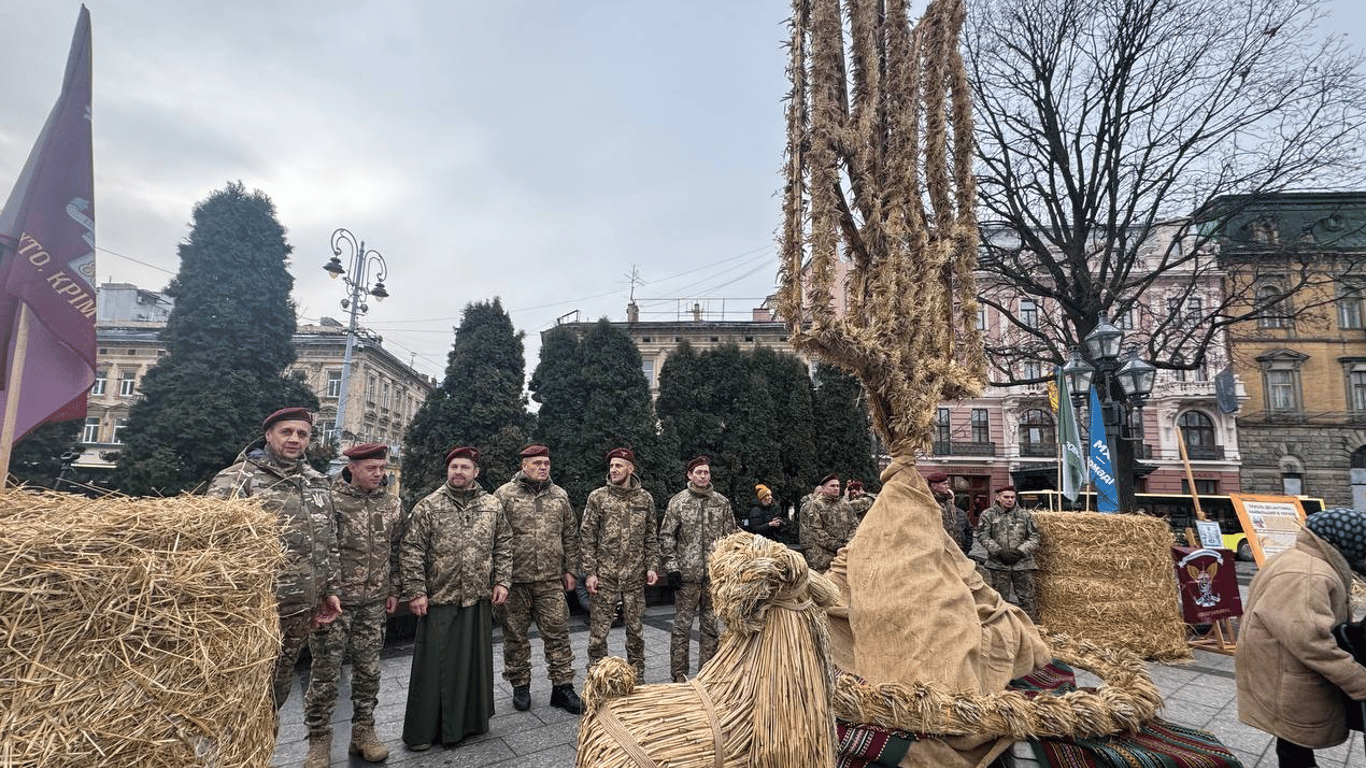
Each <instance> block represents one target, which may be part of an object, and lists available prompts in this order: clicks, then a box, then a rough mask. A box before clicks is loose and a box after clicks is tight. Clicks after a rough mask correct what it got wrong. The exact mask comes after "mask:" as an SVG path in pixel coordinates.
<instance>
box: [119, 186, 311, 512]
mask: <svg viewBox="0 0 1366 768" xmlns="http://www.w3.org/2000/svg"><path fill="white" fill-rule="evenodd" d="M292 250H293V249H292V247H291V246H290V245H289V244H288V243H287V242H286V241H285V229H284V227H283V226H281V225H280V222H279V221H278V220H277V219H276V214H275V204H274V203H272V202H271V200H270V198H269V197H267V196H266V195H265V193H263V192H261V191H259V190H255V191H252V192H247V191H246V189H245V188H244V187H243V186H242V184H241V183H240V182H233V183H229V184H228V185H227V187H225V188H224V189H221V190H218V191H215V192H213V193H212V194H210V195H209V196H208V197H207V198H205V199H204V200H203V201H201V202H200V203H198V204H197V205H195V207H194V214H193V220H192V222H191V229H190V235H189V238H188V239H186V241H185V242H183V243H181V244H180V246H179V254H180V271H179V272H178V273H177V274H176V276H175V278H174V279H173V280H172V281H171V283H170V285H169V286H168V287H167V288H166V293H167V294H168V295H169V296H171V297H172V298H174V299H175V302H176V303H175V308H174V309H172V310H171V315H170V317H169V318H168V320H167V323H166V328H165V330H164V331H163V332H162V339H163V340H164V341H165V342H166V355H165V356H164V357H162V358H161V359H160V360H158V361H157V364H156V365H155V366H153V367H152V368H151V370H149V371H148V372H147V373H146V374H145V375H144V376H143V378H142V384H141V389H142V391H141V395H142V398H141V399H140V400H139V401H138V402H135V403H134V404H133V407H132V408H131V409H130V411H129V414H128V424H127V426H126V427H125V428H124V430H123V432H122V433H121V434H122V436H123V439H124V443H125V445H124V448H123V450H122V451H121V452H120V453H119V458H118V465H117V467H116V468H115V472H114V477H113V479H114V482H115V485H116V486H117V487H118V489H119V490H121V491H123V492H124V493H128V494H133V495H148V494H174V493H178V492H180V491H182V490H190V489H194V488H197V487H199V486H201V485H202V484H203V483H204V482H205V481H207V480H208V479H209V478H211V477H212V476H213V475H214V473H215V472H217V471H218V470H220V469H222V468H224V467H226V466H228V465H229V464H231V463H232V462H233V461H234V460H235V458H236V457H237V455H238V453H239V452H240V451H241V450H242V449H243V448H244V447H246V446H247V445H248V444H249V443H252V442H254V441H256V440H259V439H260V437H261V421H262V419H264V418H265V416H266V415H268V414H269V413H271V412H272V411H275V410H277V409H279V408H282V407H286V406H304V407H307V408H316V407H317V405H318V400H317V398H316V397H315V396H314V395H313V393H312V392H310V391H309V389H308V387H306V386H305V385H304V384H303V383H302V382H300V381H298V380H297V379H294V378H293V377H290V376H288V375H287V369H288V367H289V366H290V364H292V363H293V362H294V359H295V352H294V343H293V341H292V337H293V334H294V330H295V313H294V303H293V301H291V300H290V291H291V290H293V287H294V278H293V276H291V275H290V274H289V271H288V269H287V268H286V267H287V260H288V258H289V254H290V252H291V251H292Z"/></svg>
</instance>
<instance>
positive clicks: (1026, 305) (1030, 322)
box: [1020, 299, 1039, 328]
mask: <svg viewBox="0 0 1366 768" xmlns="http://www.w3.org/2000/svg"><path fill="white" fill-rule="evenodd" d="M1020 323H1021V324H1022V325H1024V326H1025V327H1026V328H1038V327H1039V305H1038V304H1037V303H1036V302H1035V301H1034V300H1033V299H1020Z"/></svg>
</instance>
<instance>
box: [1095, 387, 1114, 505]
mask: <svg viewBox="0 0 1366 768" xmlns="http://www.w3.org/2000/svg"><path fill="white" fill-rule="evenodd" d="M1087 466H1088V468H1089V469H1090V470H1091V485H1092V486H1094V487H1095V489H1096V511H1097V512H1118V511H1119V493H1118V492H1117V491H1116V490H1115V471H1114V468H1113V466H1112V465H1111V463H1110V444H1109V443H1108V442H1106V439H1105V414H1104V412H1103V411H1101V409H1100V397H1099V396H1097V395H1096V388H1095V387H1092V388H1091V454H1090V457H1089V458H1088V459H1087Z"/></svg>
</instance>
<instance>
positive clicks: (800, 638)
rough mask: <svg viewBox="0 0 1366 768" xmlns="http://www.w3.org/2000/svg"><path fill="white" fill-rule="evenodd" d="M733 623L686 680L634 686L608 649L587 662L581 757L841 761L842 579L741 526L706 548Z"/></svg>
mask: <svg viewBox="0 0 1366 768" xmlns="http://www.w3.org/2000/svg"><path fill="white" fill-rule="evenodd" d="M708 570H709V573H710V575H711V581H712V595H713V598H714V600H715V602H716V607H717V614H718V615H719V617H720V618H721V620H722V621H724V622H725V624H726V631H725V633H724V634H723V635H722V636H721V640H720V646H719V648H718V649H717V653H716V655H715V656H713V657H712V658H711V660H710V661H708V662H707V663H706V665H705V666H703V667H702V669H701V670H700V671H699V672H698V673H697V677H696V678H695V679H693V680H692V681H690V682H688V683H684V684H670V685H645V686H640V687H636V685H635V670H634V669H632V667H631V666H630V664H629V663H627V662H626V661H625V660H623V659H618V658H607V659H604V660H602V661H601V662H599V663H598V664H597V665H595V666H594V667H593V669H592V670H591V671H590V672H589V673H588V682H587V683H586V684H585V686H584V702H585V704H586V710H585V712H584V717H583V721H582V723H581V724H580V726H579V751H578V759H577V762H576V765H578V766H580V768H589V766H592V768H612V767H613V766H623V767H624V766H640V767H641V768H645V767H646V766H652V765H660V766H664V765H667V766H671V768H684V767H685V766H708V767H710V766H730V767H731V768H738V767H739V766H745V767H746V768H749V767H751V766H752V767H753V768H790V766H795V765H802V766H814V767H815V768H827V767H829V766H833V765H834V757H835V719H834V715H833V713H832V711H831V708H830V696H831V678H830V676H831V667H830V663H829V660H828V657H827V646H828V641H829V639H828V636H827V627H826V618H825V609H826V608H827V607H829V606H830V605H833V604H834V603H835V601H836V599H837V595H836V592H835V589H834V587H833V585H831V584H830V583H829V581H827V580H826V579H825V578H824V577H823V576H821V575H820V574H818V573H811V572H809V571H808V570H807V567H806V562H805V561H804V560H803V559H802V557H801V555H799V554H797V553H796V552H793V551H792V550H790V549H788V548H787V547H784V546H783V545H781V544H778V543H776V542H772V541H769V540H768V539H765V538H763V537H762V536H756V535H753V534H748V533H737V534H733V535H731V536H728V537H726V538H725V539H723V540H721V541H720V542H718V543H717V545H716V547H715V549H714V550H713V551H712V555H711V557H710V559H709V560H708Z"/></svg>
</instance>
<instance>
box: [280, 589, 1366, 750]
mask: <svg viewBox="0 0 1366 768" xmlns="http://www.w3.org/2000/svg"><path fill="white" fill-rule="evenodd" d="M1252 572H1253V566H1252V565H1251V564H1248V563H1239V567H1238V574H1239V582H1240V583H1241V585H1242V586H1243V588H1244V591H1245V590H1246V586H1247V582H1248V580H1249V579H1250V578H1251V574H1252ZM672 615H673V608H672V606H666V605H660V606H651V607H650V608H648V609H646V613H645V681H646V682H647V683H662V682H667V681H668V679H669V625H670V619H671V617H672ZM532 637H533V640H532V655H531V658H532V660H533V665H534V666H533V669H534V673H533V682H532V687H531V703H532V706H531V710H530V711H528V712H517V711H516V710H514V709H513V708H512V689H511V687H510V686H509V685H508V684H507V683H506V682H505V681H503V680H502V678H501V677H499V674H500V673H501V672H502V653H501V648H495V652H494V654H493V657H494V662H493V663H494V673H495V674H494V678H495V688H494V706H495V708H496V714H495V715H494V717H493V720H492V721H491V722H490V723H489V732H488V733H486V734H482V735H479V736H472V737H470V738H467V739H465V740H464V741H462V742H460V743H459V744H458V745H456V746H453V747H449V748H445V749H442V748H441V747H435V748H433V749H431V750H430V751H427V752H421V753H418V752H409V751H408V750H407V749H405V748H404V746H403V742H402V740H401V739H400V734H401V732H402V730H403V707H404V702H405V697H406V695H407V690H408V672H409V665H410V663H411V651H412V646H411V644H401V643H400V644H392V645H391V646H390V647H389V648H388V649H386V653H385V658H384V659H383V662H382V666H383V678H382V683H381V688H380V695H379V706H378V708H377V709H376V710H375V729H376V731H377V733H378V734H379V737H380V738H381V739H382V740H383V741H384V742H385V743H386V744H388V745H389V748H390V750H391V754H390V757H389V759H388V760H387V761H386V764H388V765H393V766H402V768H429V767H430V768H435V766H452V767H458V768H513V767H514V766H515V767H516V768H572V766H573V765H574V749H575V740H576V737H577V734H578V720H579V719H578V717H576V716H574V715H570V714H567V713H566V712H564V711H563V710H559V709H553V708H551V707H550V685H549V683H546V682H545V676H544V674H542V673H543V671H544V669H543V665H544V663H545V662H544V658H543V656H542V655H541V647H540V639H539V637H537V636H536V635H535V631H534V628H533V633H532ZM570 641H571V643H572V644H573V647H574V656H575V659H574V663H575V666H576V671H577V673H578V674H577V677H576V679H575V683H574V685H575V689H576V690H579V691H580V692H582V686H583V668H584V665H585V663H586V660H587V658H588V654H587V647H588V625H587V622H586V621H585V617H584V615H583V614H574V615H572V616H571V617H570ZM494 642H495V644H496V645H501V642H502V636H501V634H500V633H499V630H498V629H496V628H495V629H494ZM608 643H609V645H608V653H610V654H611V655H614V656H623V657H624V656H625V655H626V651H625V648H624V643H625V631H624V630H623V629H622V628H621V627H614V628H613V629H612V633H611V635H610V637H609V640H608ZM694 663H696V661H695V659H694ZM1149 669H1150V670H1151V672H1152V676H1153V679H1154V681H1155V682H1156V683H1157V684H1158V686H1159V687H1160V688H1161V689H1162V692H1163V695H1164V698H1165V701H1166V707H1165V709H1164V711H1163V712H1162V717H1164V718H1165V719H1167V720H1169V721H1172V722H1175V723H1180V724H1182V725H1188V726H1195V727H1199V728H1204V729H1206V730H1209V731H1212V732H1213V733H1214V734H1215V735H1217V736H1218V737H1219V738H1220V739H1221V740H1222V741H1223V742H1224V743H1225V744H1227V745H1228V746H1229V747H1230V748H1231V749H1232V750H1233V751H1234V753H1235V754H1236V755H1237V756H1238V758H1239V759H1240V760H1242V762H1243V765H1245V766H1247V768H1275V766H1276V754H1275V749H1274V747H1273V746H1272V738H1271V737H1270V736H1268V735H1267V734H1265V733H1262V732H1261V731H1258V730H1256V729H1254V728H1251V727H1249V726H1246V725H1243V724H1242V723H1240V722H1239V721H1238V706H1237V701H1236V696H1235V693H1234V691H1235V687H1234V677H1233V657H1231V656H1223V655H1220V654H1216V653H1210V652H1207V651H1202V650H1197V651H1195V660H1194V662H1193V663H1191V664H1189V665H1186V666H1167V665H1162V664H1150V665H1149ZM306 675H307V673H304V674H303V675H301V681H300V682H303V683H306V681H307V676H306ZM349 683H350V670H349V668H347V669H345V670H344V671H343V674H342V689H341V695H340V699H339V701H338V704H337V710H336V714H335V715H334V718H335V720H334V722H335V724H334V727H333V731H334V736H333V741H332V765H333V766H334V767H336V766H348V767H349V768H359V767H360V766H366V765H370V763H366V762H364V761H363V760H361V759H360V758H359V757H349V756H348V755H347V753H346V747H347V745H348V744H349V743H350V734H351V731H350V717H351V704H350V689H349ZM302 701H303V696H302V695H301V693H300V690H299V688H298V687H296V688H295V689H294V691H293V692H292V693H291V694H290V698H289V701H288V702H286V704H285V708H284V710H283V711H282V712H281V723H280V737H279V742H278V744H277V747H276V751H275V759H274V761H273V765H276V766H279V767H280V768H297V766H300V765H302V764H303V759H304V754H305V752H306V751H307V746H308V742H307V731H306V729H305V728H304V724H303V709H302V707H303V705H302ZM1014 754H1015V756H1016V764H1017V765H1018V766H1021V768H1024V767H1026V766H1037V765H1038V763H1036V762H1035V761H1034V760H1033V758H1032V753H1031V752H1030V750H1029V748H1028V746H1027V745H1025V744H1016V745H1015V749H1014ZM1318 757H1319V765H1320V766H1324V767H1325V768H1353V767H1355V768H1361V767H1363V766H1366V757H1363V748H1362V737H1361V734H1359V733H1354V734H1352V738H1351V739H1350V740H1349V741H1348V742H1347V743H1346V744H1343V745H1341V746H1338V747H1336V748H1334V749H1330V750H1321V751H1320V752H1319V753H1318Z"/></svg>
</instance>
